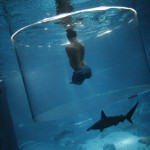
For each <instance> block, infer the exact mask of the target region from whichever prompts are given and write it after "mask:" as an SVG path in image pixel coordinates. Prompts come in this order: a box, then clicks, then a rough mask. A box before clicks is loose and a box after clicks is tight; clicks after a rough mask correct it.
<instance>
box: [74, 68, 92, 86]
mask: <svg viewBox="0 0 150 150" xmlns="http://www.w3.org/2000/svg"><path fill="white" fill-rule="evenodd" d="M91 76H92V71H91V68H90V67H88V66H85V67H82V68H80V69H78V70H76V71H74V72H73V75H72V82H71V83H72V84H78V85H80V84H82V83H83V81H84V80H85V79H89V78H90V77H91Z"/></svg>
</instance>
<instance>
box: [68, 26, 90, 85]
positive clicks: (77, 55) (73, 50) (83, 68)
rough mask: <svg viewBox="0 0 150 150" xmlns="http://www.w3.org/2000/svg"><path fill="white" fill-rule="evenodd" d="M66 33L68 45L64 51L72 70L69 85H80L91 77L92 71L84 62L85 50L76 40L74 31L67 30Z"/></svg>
mask: <svg viewBox="0 0 150 150" xmlns="http://www.w3.org/2000/svg"><path fill="white" fill-rule="evenodd" d="M66 32H67V38H68V40H69V42H70V44H68V45H66V47H65V49H66V53H67V55H68V58H69V63H70V66H71V67H72V68H73V70H74V72H73V75H72V82H71V83H73V84H78V85H80V84H82V83H83V81H84V80H85V79H89V78H90V77H91V76H92V71H91V69H90V67H88V66H87V64H86V63H85V62H84V53H85V48H84V45H83V44H82V43H81V42H79V41H78V40H77V38H76V37H77V33H76V31H74V30H73V29H71V28H68V29H66Z"/></svg>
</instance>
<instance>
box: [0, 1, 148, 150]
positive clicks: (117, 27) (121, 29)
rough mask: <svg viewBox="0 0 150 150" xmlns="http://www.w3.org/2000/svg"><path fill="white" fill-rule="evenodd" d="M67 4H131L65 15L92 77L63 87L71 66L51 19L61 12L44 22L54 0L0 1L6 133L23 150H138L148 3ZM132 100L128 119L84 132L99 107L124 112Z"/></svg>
mask: <svg viewBox="0 0 150 150" xmlns="http://www.w3.org/2000/svg"><path fill="white" fill-rule="evenodd" d="M71 4H72V6H73V9H72V10H73V11H74V12H76V11H80V10H85V9H86V10H87V9H89V8H93V7H99V6H107V7H108V6H111V7H112V6H113V7H114V6H115V7H116V6H117V7H130V8H133V9H135V10H136V11H137V15H136V13H135V12H134V11H131V10H124V9H116V8H115V9H114V8H111V9H109V10H100V11H99V10H96V11H93V12H86V11H85V12H79V13H77V14H76V13H75V14H71V17H72V18H73V19H74V20H75V23H76V31H77V33H78V38H79V40H80V41H81V42H83V43H84V45H85V48H86V53H85V60H86V62H87V64H88V65H89V66H90V67H91V68H92V77H91V78H90V79H88V80H86V81H84V83H83V85H71V84H69V82H70V81H71V76H72V72H73V70H72V69H71V67H70V66H69V62H68V58H67V55H66V53H65V43H66V42H68V41H67V38H66V32H65V29H64V26H63V25H61V24H60V23H59V22H60V20H61V19H62V18H63V17H60V18H56V19H55V18H54V19H53V20H48V19H46V20H44V19H45V18H50V17H52V16H55V15H57V11H56V3H55V1H46V0H44V1H34V2H32V1H23V0H21V1H11V0H7V1H0V20H1V25H0V32H1V34H0V79H1V80H3V82H4V83H5V87H6V89H7V90H6V100H7V103H8V108H9V111H10V114H9V111H7V112H6V116H7V115H10V116H11V117H12V120H11V117H10V118H8V122H11V123H12V126H11V127H12V129H11V130H10V133H12V136H14V139H15V137H17V144H18V147H19V148H20V149H23V150H26V149H34V150H38V149H45V150H47V149H56V150H57V149H81V150H82V149H83V150H88V149H90V150H91V149H97V148H98V147H100V149H102V150H103V149H108V148H109V147H111V148H112V149H113V148H114V146H115V147H116V148H121V149H127V148H128V149H137V147H138V148H141V149H142V148H143V149H146V148H147V147H146V145H144V144H143V145H142V144H141V143H139V142H138V140H139V139H140V138H141V137H148V136H149V134H150V131H149V127H148V126H149V117H148V116H149V107H148V106H149V96H150V93H149V85H150V77H149V73H150V72H149V71H150V70H149V61H150V59H149V42H150V38H149V33H150V30H149V24H150V19H149V8H148V6H149V1H148V0H146V1H144V2H136V1H123V0H122V1H117V0H116V1H98V0H95V1H90V0H82V1H72V3H71ZM83 18H84V19H83ZM101 21H103V24H102V23H101ZM108 27H111V28H108ZM20 29H21V30H20ZM18 30H20V31H19V32H17V33H16V34H15V35H14V36H13V38H12V41H11V36H12V35H13V34H14V33H15V32H16V31H18ZM100 31H101V32H100ZM54 39H57V40H54ZM123 49H124V50H123ZM122 50H123V51H122ZM136 101H139V106H138V108H137V110H136V112H135V114H134V116H133V120H134V122H135V124H133V125H130V123H128V122H127V121H126V122H125V124H121V125H119V127H116V128H115V127H113V128H110V129H108V130H106V131H105V130H104V132H102V133H99V131H94V132H92V131H90V132H87V131H86V129H87V128H88V127H89V126H90V125H91V124H92V123H93V122H95V121H96V120H98V119H99V117H100V112H101V110H102V109H104V110H105V113H106V114H108V115H116V114H125V113H126V112H128V111H129V109H130V108H131V107H132V106H133V105H134V104H135V102H136ZM4 107H5V106H4ZM7 113H8V114H7ZM3 117H4V118H5V113H4V114H3ZM14 130H15V133H14V132H13V131H14ZM1 133H2V135H1V137H2V138H1V139H2V140H1V139H0V140H1V141H3V140H5V139H4V137H5V135H4V134H3V133H4V132H3V131H2V132H1ZM116 135H117V136H116ZM122 135H123V136H122ZM115 137H118V138H116V140H113V139H114V138H115ZM108 139H110V140H108ZM99 140H101V142H100V143H99V144H98V142H99ZM1 141H0V142H1ZM14 143H15V141H14ZM121 143H124V144H123V146H122V144H121ZM131 143H132V144H131ZM111 144H112V145H111ZM140 144H141V145H140ZM94 145H95V147H94ZM2 146H3V145H2ZM2 146H1V147H2ZM15 146H16V145H15ZM1 147H0V148H1ZM2 148H3V149H9V148H7V147H6V146H3V147H2Z"/></svg>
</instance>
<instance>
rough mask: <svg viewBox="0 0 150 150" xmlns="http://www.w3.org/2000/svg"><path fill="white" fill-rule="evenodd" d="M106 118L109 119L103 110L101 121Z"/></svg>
mask: <svg viewBox="0 0 150 150" xmlns="http://www.w3.org/2000/svg"><path fill="white" fill-rule="evenodd" d="M104 118H107V117H106V115H105V113H104V111H103V110H102V111H101V119H104Z"/></svg>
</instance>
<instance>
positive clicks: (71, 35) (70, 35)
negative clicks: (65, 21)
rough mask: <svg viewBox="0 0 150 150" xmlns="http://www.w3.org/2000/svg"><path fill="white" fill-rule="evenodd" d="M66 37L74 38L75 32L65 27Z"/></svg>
mask: <svg viewBox="0 0 150 150" xmlns="http://www.w3.org/2000/svg"><path fill="white" fill-rule="evenodd" d="M66 32H67V38H68V39H72V38H76V37H77V32H76V31H74V30H72V29H67V30H66Z"/></svg>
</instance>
